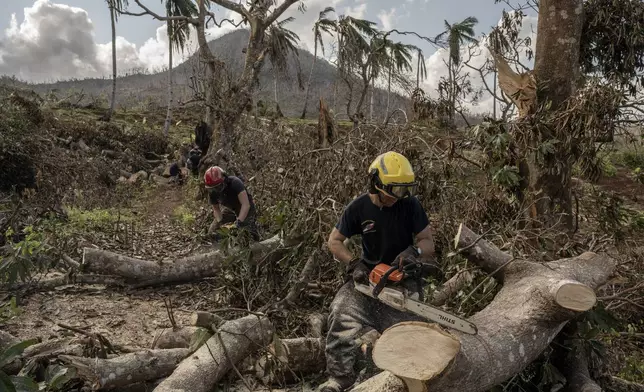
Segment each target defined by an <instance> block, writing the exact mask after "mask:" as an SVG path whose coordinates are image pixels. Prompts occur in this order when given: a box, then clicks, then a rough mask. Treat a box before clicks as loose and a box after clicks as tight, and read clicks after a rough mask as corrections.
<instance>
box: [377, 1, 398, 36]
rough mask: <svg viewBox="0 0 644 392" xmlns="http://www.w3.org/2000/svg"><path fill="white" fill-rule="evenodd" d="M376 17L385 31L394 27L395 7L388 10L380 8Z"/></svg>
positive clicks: (395, 18)
mask: <svg viewBox="0 0 644 392" xmlns="http://www.w3.org/2000/svg"><path fill="white" fill-rule="evenodd" d="M378 19H380V23H381V24H382V29H383V30H385V31H388V30H391V29H393V28H394V23H395V22H396V20H397V19H398V17H397V16H396V8H395V7H392V8H391V9H390V10H389V11H386V10H380V12H379V13H378Z"/></svg>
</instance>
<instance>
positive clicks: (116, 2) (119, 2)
mask: <svg viewBox="0 0 644 392" xmlns="http://www.w3.org/2000/svg"><path fill="white" fill-rule="evenodd" d="M106 1H107V6H108V7H109V9H110V21H111V23H112V100H111V102H110V109H109V111H108V112H107V114H106V115H105V117H104V119H105V121H110V120H111V119H112V114H113V113H114V107H115V106H116V22H117V21H118V14H119V11H122V10H123V9H124V8H126V7H127V6H128V0H106Z"/></svg>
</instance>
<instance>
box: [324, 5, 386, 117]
mask: <svg viewBox="0 0 644 392" xmlns="http://www.w3.org/2000/svg"><path fill="white" fill-rule="evenodd" d="M375 25H376V24H375V23H374V22H371V21H369V20H365V19H357V18H354V17H352V16H346V15H341V16H340V17H339V18H338V21H337V22H336V25H335V29H336V33H337V35H338V67H337V68H338V71H339V73H340V74H341V75H343V76H344V80H345V82H346V83H347V85H348V87H349V92H350V95H349V99H348V100H347V115H349V117H354V116H353V115H351V113H350V106H351V90H352V86H351V79H352V78H353V73H354V70H355V67H357V68H360V72H361V75H360V76H361V77H362V79H363V83H364V86H363V90H362V93H361V95H360V98H359V100H358V103H357V106H356V108H355V111H356V113H358V112H359V111H360V109H361V107H362V103H363V102H364V98H365V95H366V93H367V90H368V88H369V82H370V81H371V80H373V79H372V77H373V75H375V74H377V73H378V71H379V69H380V68H379V65H380V64H379V63H378V61H377V60H378V59H379V56H378V53H375V49H376V48H377V49H381V48H382V47H383V46H382V45H381V44H380V43H381V42H382V41H379V39H378V38H377V37H376V35H377V30H376V28H375ZM354 124H357V122H356V120H355V119H354Z"/></svg>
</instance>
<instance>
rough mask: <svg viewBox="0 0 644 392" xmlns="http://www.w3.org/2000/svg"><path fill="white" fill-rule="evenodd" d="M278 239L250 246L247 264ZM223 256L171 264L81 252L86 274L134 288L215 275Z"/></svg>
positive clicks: (278, 242)
mask: <svg viewBox="0 0 644 392" xmlns="http://www.w3.org/2000/svg"><path fill="white" fill-rule="evenodd" d="M281 243H282V241H281V240H280V239H279V237H277V236H276V237H273V238H270V239H268V240H265V241H262V242H258V243H254V244H252V245H251V247H250V254H251V255H250V260H249V262H250V263H254V261H255V260H257V259H259V258H260V257H263V256H265V255H266V254H267V253H269V252H270V251H272V250H275V249H277V248H278V246H280V245H281ZM227 257H228V255H226V253H224V252H222V251H219V250H216V251H213V252H209V253H203V254H198V255H194V256H188V257H184V258H182V259H179V260H176V261H175V262H172V263H157V262H154V261H148V260H140V259H135V258H132V257H128V256H123V255H119V254H117V253H113V252H109V251H106V250H99V249H94V248H84V249H83V262H82V267H83V269H84V270H85V271H88V272H93V273H99V274H104V275H117V276H121V277H123V278H124V279H125V280H126V281H127V282H128V283H131V284H136V287H143V286H153V285H159V284H167V283H184V282H191V281H195V280H199V279H202V278H207V277H212V276H216V275H217V274H218V273H219V272H220V270H221V267H222V263H223V262H224V261H225V260H226V258H227ZM151 277H153V278H151Z"/></svg>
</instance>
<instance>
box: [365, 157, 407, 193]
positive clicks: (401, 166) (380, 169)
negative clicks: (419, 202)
mask: <svg viewBox="0 0 644 392" xmlns="http://www.w3.org/2000/svg"><path fill="white" fill-rule="evenodd" d="M369 177H370V182H371V193H377V191H381V192H385V193H387V194H388V195H391V196H393V197H396V198H398V199H400V198H404V197H408V196H412V195H414V194H415V193H416V188H417V185H418V184H417V183H416V177H415V175H414V169H413V168H412V167H411V163H409V160H408V159H407V158H405V156H404V155H402V154H400V153H397V152H395V151H387V152H386V153H384V154H380V155H378V156H377V157H376V159H374V160H373V162H372V163H371V165H370V166H369Z"/></svg>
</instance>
